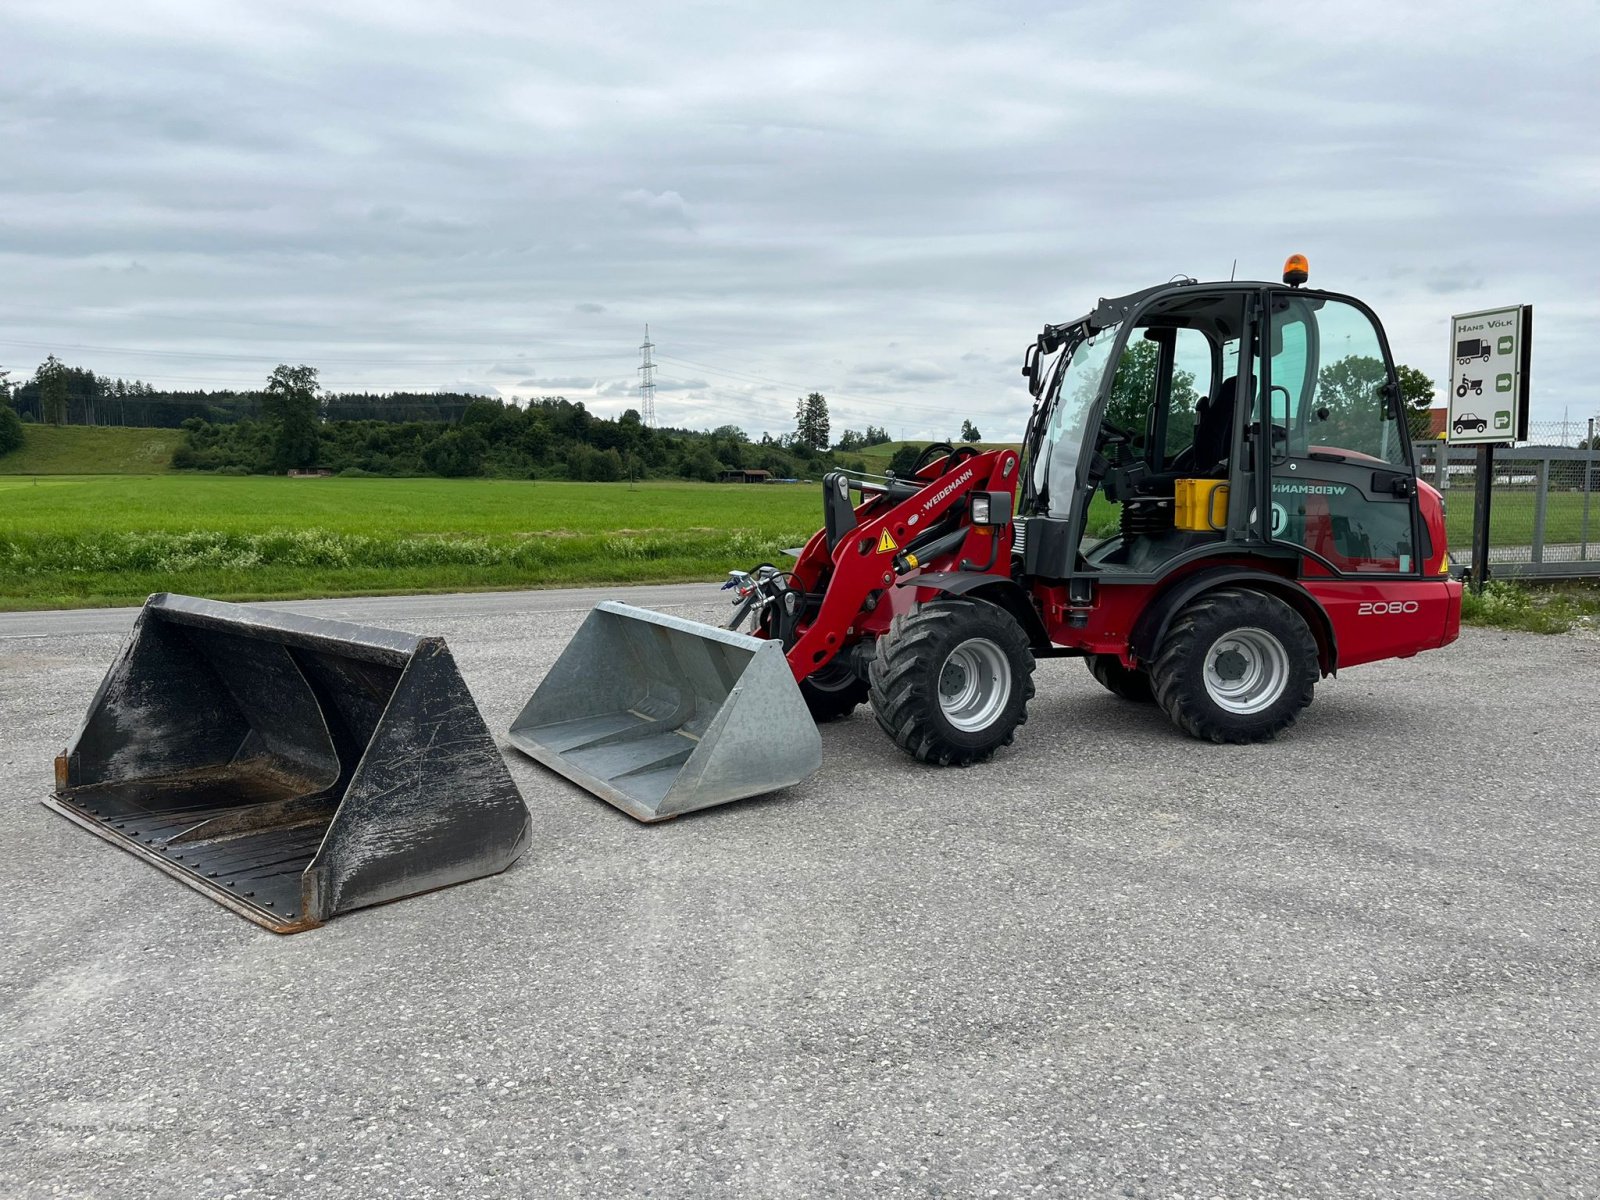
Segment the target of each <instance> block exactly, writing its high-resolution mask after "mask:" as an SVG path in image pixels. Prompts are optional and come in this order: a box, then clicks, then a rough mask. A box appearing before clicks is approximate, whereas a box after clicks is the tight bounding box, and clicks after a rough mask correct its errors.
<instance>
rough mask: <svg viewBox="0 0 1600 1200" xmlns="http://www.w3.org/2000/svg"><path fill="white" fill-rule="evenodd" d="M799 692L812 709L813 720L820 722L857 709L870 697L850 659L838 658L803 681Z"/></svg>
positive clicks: (834, 718) (836, 718)
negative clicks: (848, 660)
mask: <svg viewBox="0 0 1600 1200" xmlns="http://www.w3.org/2000/svg"><path fill="white" fill-rule="evenodd" d="M800 695H801V696H803V697H804V698H805V702H806V707H807V708H808V709H810V710H811V719H812V720H813V721H815V722H816V723H817V724H819V725H821V724H822V723H823V722H825V721H837V720H838V719H839V718H840V717H848V716H849V715H850V714H851V713H853V712H855V710H856V705H858V704H861V703H862V702H863V701H865V700H866V698H867V681H866V680H865V679H862V678H861V677H860V676H859V675H857V674H856V672H855V668H854V667H852V666H851V665H850V664H849V663H847V662H840V661H838V660H835V661H833V662H831V663H829V664H828V665H827V666H825V667H823V668H822V670H820V671H816V672H814V673H813V674H811V675H809V676H807V677H806V678H805V679H803V680H801V681H800Z"/></svg>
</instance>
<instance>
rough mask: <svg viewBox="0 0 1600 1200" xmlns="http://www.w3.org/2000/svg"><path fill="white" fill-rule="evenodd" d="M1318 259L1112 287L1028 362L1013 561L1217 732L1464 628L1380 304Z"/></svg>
mask: <svg viewBox="0 0 1600 1200" xmlns="http://www.w3.org/2000/svg"><path fill="white" fill-rule="evenodd" d="M1305 278H1306V269H1305V262H1304V259H1301V258H1299V257H1298V256H1296V257H1295V258H1291V259H1290V262H1289V264H1288V266H1287V267H1286V269H1285V285H1284V286H1278V285H1271V284H1265V283H1226V284H1220V283H1217V284H1197V283H1195V282H1193V281H1192V280H1183V281H1179V282H1174V283H1170V284H1165V285H1162V286H1159V287H1154V288H1149V289H1146V290H1145V291H1141V292H1135V293H1133V294H1131V295H1128V296H1121V297H1118V298H1116V299H1111V300H1102V301H1101V302H1100V303H1099V304H1098V305H1097V306H1096V307H1095V309H1094V310H1093V311H1092V312H1090V313H1088V314H1087V315H1085V316H1083V317H1081V318H1079V319H1078V320H1076V321H1072V322H1069V323H1067V324H1064V325H1053V326H1046V328H1045V330H1044V332H1043V333H1042V334H1041V335H1040V336H1039V338H1038V340H1037V342H1036V343H1035V345H1034V346H1033V347H1031V348H1030V350H1029V352H1028V355H1027V356H1026V359H1025V363H1024V367H1023V374H1024V375H1025V376H1026V377H1027V378H1028V380H1029V385H1030V389H1031V391H1032V392H1033V394H1034V397H1035V400H1036V403H1035V407H1034V410H1033V414H1032V418H1031V420H1030V423H1029V427H1028V432H1027V436H1026V442H1025V465H1024V469H1023V479H1022V494H1021V497H1020V500H1019V505H1018V508H1019V517H1018V519H1017V522H1016V527H1015V533H1014V547H1015V550H1016V554H1015V556H1014V560H1013V569H1014V577H1015V578H1016V579H1018V581H1019V582H1023V583H1024V584H1025V585H1026V586H1027V587H1028V589H1029V591H1030V593H1031V595H1032V597H1033V599H1034V601H1035V603H1036V605H1037V606H1038V608H1039V611H1040V615H1041V617H1042V619H1043V622H1044V625H1045V628H1046V631H1047V634H1048V636H1049V638H1050V640H1051V642H1052V643H1053V644H1054V645H1055V646H1058V647H1062V648H1064V649H1065V650H1066V651H1067V652H1069V653H1074V652H1075V653H1082V654H1084V655H1085V656H1087V658H1088V665H1089V667H1090V670H1091V671H1092V672H1093V673H1094V675H1095V677H1096V678H1097V679H1099V680H1100V682H1101V683H1103V684H1104V685H1105V686H1106V687H1107V688H1109V689H1110V690H1112V691H1113V692H1116V693H1117V694H1119V695H1121V696H1123V697H1125V698H1127V699H1132V700H1152V699H1153V700H1156V701H1158V702H1159V703H1160V704H1161V705H1162V706H1163V707H1164V708H1165V709H1166V711H1167V712H1168V714H1169V715H1170V716H1171V717H1172V719H1173V720H1174V721H1175V722H1176V723H1177V724H1178V725H1179V726H1180V727H1182V728H1184V729H1185V730H1187V731H1188V732H1190V733H1192V734H1194V735H1196V736H1200V737H1205V738H1209V739H1212V740H1217V741H1255V740H1260V739H1264V738H1270V737H1272V736H1274V735H1275V734H1276V733H1278V732H1279V731H1280V730H1282V729H1283V728H1285V727H1286V726H1288V725H1289V724H1291V723H1292V722H1293V721H1294V720H1295V718H1296V717H1297V716H1298V714H1299V712H1300V711H1301V710H1302V709H1303V708H1304V707H1305V706H1306V705H1307V704H1309V703H1310V701H1311V696H1312V690H1313V687H1314V686H1315V683H1316V681H1317V679H1318V678H1319V677H1320V676H1322V675H1327V674H1331V673H1333V672H1334V671H1335V670H1337V669H1338V668H1339V667H1349V666H1355V665H1358V664H1361V663H1367V662H1372V661H1376V660H1379V659H1383V658H1390V657H1408V656H1410V655H1412V654H1415V653H1417V652H1418V651H1420V650H1426V649H1433V648H1435V647H1439V646H1442V645H1445V644H1447V643H1449V642H1450V641H1452V640H1454V638H1455V637H1456V635H1457V633H1458V630H1459V620H1460V595H1461V589H1460V585H1459V584H1457V583H1454V582H1452V581H1451V580H1450V579H1449V560H1448V555H1447V553H1446V548H1445V537H1444V509H1443V504H1442V501H1441V498H1440V496H1439V494H1438V493H1437V492H1435V491H1434V490H1433V489H1432V488H1431V487H1429V486H1428V485H1427V484H1425V483H1422V482H1421V481H1419V480H1418V479H1417V477H1416V472H1415V468H1414V465H1413V460H1412V455H1411V444H1410V439H1409V437H1408V435H1407V429H1406V421H1405V416H1404V412H1403V408H1402V403H1401V393H1400V388H1399V383H1398V379H1397V376H1396V374H1395V370H1394V363H1393V360H1392V358H1391V356H1390V353H1389V347H1388V343H1387V340H1386V338H1385V336H1384V333H1383V329H1382V326H1381V324H1380V323H1379V322H1378V320H1377V318H1376V317H1375V316H1374V315H1373V313H1372V312H1371V310H1370V309H1368V308H1367V307H1366V306H1365V305H1364V304H1362V303H1361V301H1359V300H1357V299H1355V298H1353V297H1350V296H1343V295H1338V294H1335V293H1331V292H1322V291H1314V290H1311V289H1308V288H1304V287H1301V286H1299V285H1300V284H1302V283H1304V281H1305ZM1101 501H1108V502H1110V503H1109V504H1106V503H1102V502H1101ZM1113 506H1115V508H1113ZM1110 511H1116V512H1117V528H1116V530H1115V531H1114V532H1112V533H1110V536H1102V537H1096V536H1094V535H1095V534H1096V533H1104V530H1102V529H1099V528H1096V527H1095V526H1096V525H1097V523H1100V522H1103V520H1104V518H1103V516H1102V515H1101V514H1104V513H1106V512H1110Z"/></svg>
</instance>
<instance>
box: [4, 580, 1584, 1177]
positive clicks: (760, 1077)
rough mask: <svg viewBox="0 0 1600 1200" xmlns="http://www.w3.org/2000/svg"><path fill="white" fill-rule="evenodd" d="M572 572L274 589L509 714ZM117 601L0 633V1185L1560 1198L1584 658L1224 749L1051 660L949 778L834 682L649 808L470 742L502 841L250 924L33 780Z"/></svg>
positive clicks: (530, 681)
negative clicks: (980, 763) (442, 646)
mask: <svg viewBox="0 0 1600 1200" xmlns="http://www.w3.org/2000/svg"><path fill="white" fill-rule="evenodd" d="M593 598H594V595H593V594H587V593H566V594H562V593H539V594H528V593H523V594H514V595H504V596H490V597H442V598H441V597H429V598H417V599H414V600H413V599H390V600H372V601H361V600H348V601H334V602H318V603H314V604H301V605H292V606H289V607H294V608H298V609H302V610H304V611H309V612H317V613H323V614H340V615H345V616H349V617H353V618H356V619H370V620H373V621H374V622H375V623H382V624H387V625H391V626H394V627H398V628H405V629H413V630H417V631H427V632H432V633H441V634H443V635H444V636H446V637H447V638H448V639H449V642H450V644H451V647H452V649H453V650H454V652H455V654H456V657H457V659H458V661H459V662H460V664H461V667H462V670H463V673H464V674H465V676H466V679H467V682H468V683H469V684H470V685H471V687H472V690H473V693H474V694H475V696H476V698H477V700H478V702H479V704H480V705H481V707H482V709H483V711H484V714H485V716H486V718H487V719H488V721H489V724H490V727H491V728H493V729H495V730H497V731H503V730H504V729H505V728H506V726H507V725H508V724H509V722H510V719H511V717H512V716H513V715H514V714H515V712H516V710H517V708H518V706H519V705H520V703H521V701H522V700H523V699H525V698H526V695H527V694H528V692H529V691H531V689H532V687H533V685H534V683H535V682H536V681H537V680H538V679H539V678H540V677H541V675H542V674H543V672H544V670H545V669H546V668H547V667H548V665H549V664H550V662H551V661H552V660H553V659H554V657H555V656H556V655H557V654H558V653H559V651H560V648H561V647H562V645H563V644H564V643H565V641H566V639H567V638H568V637H569V636H570V634H571V633H572V631H573V630H574V629H575V628H576V627H577V624H578V622H579V620H580V619H581V616H582V612H583V610H584V609H585V608H586V607H587V605H588V603H590V602H591V601H592V600H593ZM627 598H629V599H632V600H634V601H635V602H637V603H643V604H647V605H652V606H657V607H666V606H670V607H672V608H673V609H674V611H678V612H682V613H684V614H685V615H689V616H696V617H711V616H714V615H716V614H717V613H718V612H719V611H720V608H719V606H718V602H717V601H716V600H715V598H714V596H713V593H711V592H710V591H709V590H708V589H705V588H650V589H640V590H638V591H637V592H636V593H635V594H633V595H630V596H628V597H627ZM131 616H132V614H131V613H130V612H126V611H122V612H111V613H105V612H101V613H79V614H27V615H23V614H18V615H15V616H11V617H3V618H0V731H3V732H0V739H3V740H0V765H3V766H4V768H5V770H4V773H3V776H0V834H3V837H4V842H5V845H6V847H7V850H8V855H7V857H8V867H7V870H6V873H5V878H6V885H7V886H6V890H7V894H8V895H9V897H10V899H9V903H10V904H11V913H12V915H11V917H10V918H9V920H8V925H9V929H8V932H7V935H6V938H5V941H4V945H5V955H4V970H3V972H0V1063H3V1070H0V1194H4V1195H11V1196H19V1197H20V1196H25V1197H33V1196H48V1195H67V1196H85V1197H87V1196H94V1197H102V1196H129V1197H139V1198H141V1200H143V1198H149V1197H163V1196H182V1197H208V1196H219V1197H226V1196H235V1197H244V1196H273V1197H298V1196H339V1197H359V1198H362V1200H366V1198H373V1197H408V1198H414V1197H434V1196H438V1197H445V1196H449V1197H460V1196H505V1195H518V1194H522V1195H540V1196H568V1195H571V1196H593V1195H600V1194H618V1193H624V1192H627V1193H637V1194H649V1195H661V1196H678V1195H717V1196H791V1195H794V1196H801V1195H805V1196H811V1195H823V1194H852V1195H854V1194H868V1195H889V1196H899V1195H904V1196H940V1195H944V1196H974V1195H998V1196H1025V1195H1052V1196H1056V1195H1059V1196H1074V1197H1076V1196H1113V1197H1115V1196H1128V1197H1143V1196H1163V1197H1166V1196H1185V1197H1195V1196H1202V1197H1204V1196H1229V1197H1233V1196H1250V1195H1275V1196H1282V1195H1338V1196H1361V1195H1382V1196H1395V1195H1428V1196H1435V1195H1442V1196H1485V1195H1497V1196H1506V1195H1530V1194H1548V1195H1563V1196H1585V1195H1596V1194H1600V1137H1597V1134H1600V1130H1597V1128H1596V1124H1597V1118H1596V1112H1597V1111H1600V1070H1597V1068H1600V1053H1597V1050H1596V1047H1597V1045H1600V1009H1597V1004H1596V999H1595V984H1596V979H1595V965H1596V943H1597V934H1596V920H1595V918H1596V910H1597V896H1600V890H1597V888H1596V883H1597V878H1596V875H1597V872H1596V867H1597V864H1600V854H1597V850H1600V829H1597V825H1596V793H1597V790H1600V785H1597V780H1600V737H1597V735H1596V732H1595V731H1596V728H1597V726H1600V722H1597V721H1596V719H1595V704H1596V701H1597V698H1600V643H1597V642H1595V641H1592V640H1583V639H1579V638H1574V637H1537V636H1533V635H1524V634H1506V633H1501V632H1498V631H1480V630H1468V631H1467V632H1466V633H1465V635H1464V636H1463V638H1462V640H1461V641H1460V642H1459V643H1458V644H1457V645H1456V646H1454V647H1451V648H1450V649H1447V650H1444V651H1440V652H1437V653H1433V654H1425V655H1422V656H1420V657H1418V658H1415V659H1413V660H1411V661H1408V662H1394V663H1384V664H1380V665H1376V666H1372V667H1363V668H1359V669H1357V670H1354V671H1351V672H1349V673H1348V674H1347V675H1345V676H1344V677H1342V678H1340V679H1338V680H1334V681H1327V682H1325V683H1324V684H1323V685H1322V686H1321V687H1320V688H1319V689H1318V698H1317V702H1316V704H1315V705H1314V706H1313V707H1312V708H1311V710H1310V711H1309V712H1308V713H1307V714H1306V716H1305V717H1304V718H1303V719H1302V721H1301V723H1300V724H1299V725H1298V726H1297V727H1296V728H1295V729H1294V730H1293V731H1291V732H1290V733H1289V734H1288V735H1286V736H1285V737H1283V738H1282V739H1280V740H1279V741H1278V742H1276V743H1273V744H1270V745H1265V746H1256V747H1245V748H1224V747H1216V746H1210V745H1201V744H1198V743H1196V742H1193V741H1189V740H1186V739H1184V738H1183V737H1181V736H1179V735H1178V734H1177V733H1176V732H1175V731H1174V730H1173V729H1172V728H1171V727H1170V725H1169V724H1168V723H1167V722H1166V721H1165V720H1164V719H1163V718H1161V717H1160V716H1159V715H1158V714H1156V713H1155V712H1154V711H1152V710H1149V709H1145V708H1142V707H1138V706H1134V705H1130V704H1127V703H1125V702H1123V701H1120V700H1117V699H1115V698H1113V697H1111V696H1109V695H1107V694H1105V693H1103V692H1101V691H1100V690H1099V688H1098V687H1097V685H1096V684H1095V683H1094V682H1093V681H1092V680H1091V679H1090V678H1089V676H1088V674H1087V673H1086V672H1085V671H1084V670H1083V669H1082V667H1081V666H1079V665H1078V664H1075V663H1071V662H1049V663H1044V664H1041V666H1040V669H1039V674H1038V681H1039V694H1038V698H1037V700H1036V701H1035V703H1034V705H1033V708H1032V719H1031V721H1030V722H1029V724H1028V725H1027V727H1026V728H1025V729H1024V730H1023V733H1022V735H1021V736H1020V737H1019V739H1018V742H1017V744H1016V745H1015V746H1014V747H1012V748H1011V749H1010V750H1009V751H1006V752H1004V753H1002V755H1001V756H1000V757H999V758H998V759H997V760H996V761H995V762H994V763H992V764H990V765H988V766H984V767H977V768H973V769H970V770H966V771H955V770H951V771H939V770H936V769H931V768H926V767H922V766H920V765H919V764H917V763H915V762H913V761H911V760H910V759H908V758H906V757H905V756H904V755H902V754H901V753H900V752H899V751H898V750H896V749H894V748H893V747H892V746H891V745H890V744H889V743H888V742H887V741H886V740H885V739H884V738H883V737H882V736H881V735H880V734H879V732H878V731H877V728H876V726H875V725H874V723H873V722H872V720H871V718H870V716H868V715H866V714H864V713H858V714H857V715H856V716H855V717H854V718H853V719H851V720H847V721H844V722H841V723H839V724H836V725H833V726H829V727H826V728H825V729H824V731H823V744H824V753H825V765H824V767H823V769H822V771H821V773H820V774H819V775H817V776H816V777H815V778H813V779H812V780H810V781H809V782H808V783H806V784H804V785H803V786H800V787H797V788H794V789H791V790H789V791H787V792H784V793H780V794H777V795H774V796H771V797H768V798H765V799H762V800H756V801H749V802H745V803H742V804H737V805H731V806H728V807H725V808H720V809H714V810H710V811H707V812H705V813H701V814H695V815H692V816H689V817H686V818H683V819H681V820H678V821H674V822H669V823H667V824H664V825H657V826H644V825H638V824H635V823H634V822H632V821H631V820H629V819H628V818H627V817H625V816H623V815H622V814H620V813H618V812H616V811H614V810H612V809H611V808H609V807H607V806H606V805H604V804H602V803H600V802H598V801H596V800H593V799H592V798H590V797H588V796H587V795H585V794H584V793H582V792H579V791H578V790H576V789H575V788H573V787H572V786H571V785H569V784H568V783H566V782H565V781H564V780H562V779H560V778H558V777H556V776H553V775H551V774H550V773H548V772H546V771H544V770H543V769H542V768H540V767H538V766H537V765H535V764H533V763H531V762H529V761H527V760H524V759H522V758H520V757H519V756H517V755H515V754H514V753H510V752H508V757H509V759H510V762H511V769H512V772H513V774H514V776H515V778H516V780H517V782H518V784H519V785H520V786H521V787H522V789H523V792H524V794H525V796H526V798H527V800H528V803H529V806H530V807H531V809H532V812H533V822H534V842H533V846H532V849H531V850H530V851H529V853H528V854H527V856H526V857H524V858H523V860H522V861H521V862H520V863H519V864H518V865H517V866H516V867H514V868H513V869H512V870H510V871H508V872H506V873H505V874H503V875H500V876H498V877H496V878H493V879H490V880H485V881H481V882H478V883H473V884H468V885H465V886H463V887H459V888H454V889H450V890H447V891H444V892H439V893H435V894H433V895H430V896H425V897H421V898H418V899H414V900H408V901H406V902H404V903H400V904H394V905H390V906H387V907H384V908H379V909H373V910H369V911H366V912H361V913H356V914H353V915H350V916H347V917H342V918H340V919H338V920H337V921H335V922H334V923H332V924H330V925H328V926H326V927H324V928H322V929H318V930H314V931H311V932H308V933H304V934H300V935H296V936H293V937H286V938H285V937H275V936H273V935H272V934H269V933H266V932H264V931H262V930H260V929H258V928H256V927H255V926H253V925H251V924H249V923H247V922H246V921H244V920H241V919H240V918H238V917H236V916H234V915H232V914H231V913H229V912H228V911H226V910H225V909H223V908H222V907H220V906H219V905H216V904H213V903H211V902H210V901H208V900H207V899H205V898H204V897H203V896H201V895H199V894H198V893H195V892H192V891H190V890H188V889H187V888H184V887H183V886H181V885H180V884H177V883H175V882H174V881H172V880H170V879H168V878H167V877H165V876H164V875H162V874H160V873H159V872H157V871H155V870H153V869H151V868H150V867H148V866H146V865H144V864H142V863H140V862H138V861H137V860H136V859H134V858H133V857H132V856H130V855H127V854H124V853H121V852H119V851H118V850H116V849H114V848H113V847H111V846H109V845H107V844H106V843H104V842H102V841H100V840H99V839H97V838H95V837H92V836H90V835H89V834H87V833H85V832H83V831H82V830H80V829H77V828H75V827H74V826H72V825H71V824H69V823H68V822H66V821H64V820H62V819H61V818H60V817H58V816H56V815H54V814H52V813H50V812H48V811H47V810H46V809H44V808H43V807H42V806H40V805H39V804H38V803H37V801H38V800H39V798H40V797H41V796H42V795H44V794H45V793H46V791H47V789H48V788H49V786H50V778H51V760H52V758H53V756H54V755H55V754H56V753H57V752H58V751H59V750H60V749H61V747H62V745H63V744H64V743H65V742H66V741H67V740H68V739H69V738H70V737H71V736H72V734H73V732H74V730H75V729H76V726H77V724H78V722H79V721H80V720H81V718H82V715H83V712H84V709H85V707H86V705H87V703H88V701H89V698H90V696H91V695H92V693H93V690H94V688H95V685H96V684H97V683H98V681H99V679H100V677H101V675H102V673H103V672H104V670H105V668H106V666H107V665H108V664H109V663H110V661H111V659H112V657H113V655H114V654H115V652H116V649H117V647H118V645H119V643H120V640H121V633H122V631H123V630H125V629H126V627H127V625H128V623H129V622H130V621H131Z"/></svg>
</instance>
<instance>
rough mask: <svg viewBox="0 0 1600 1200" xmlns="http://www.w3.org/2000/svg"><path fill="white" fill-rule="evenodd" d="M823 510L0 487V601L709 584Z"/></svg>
mask: <svg viewBox="0 0 1600 1200" xmlns="http://www.w3.org/2000/svg"><path fill="white" fill-rule="evenodd" d="M821 509H822V506H821V496H820V489H819V488H818V487H816V486H814V485H813V486H804V485H789V486H785V485H769V486H764V487H753V486H741V485H734V484H720V485H719V484H688V483H648V484H639V485H637V486H636V487H634V488H630V487H629V486H628V485H627V484H625V483H618V484H598V483H542V482H541V483H530V482H523V481H510V480H446V479H305V480H299V479H293V480H292V479H283V478H277V477H264V476H256V477H245V478H228V477H218V476H210V475H176V474H174V475H158V476H144V477H122V478H116V477H105V476H95V477H67V476H57V477H53V478H40V479H18V478H10V479H0V513H3V514H4V516H3V518H0V607H3V608H11V609H21V608H61V607H75V606H95V605H110V604H137V603H140V602H141V601H142V600H143V599H144V597H145V596H146V595H148V594H149V593H151V592H159V591H174V592H189V593H194V594H198V595H205V596H212V597H217V598H224V599H265V598H285V599H288V598H296V597H307V596H340V595H378V594H390V593H404V592H426V591H456V590H471V589H484V588H516V587H558V586H571V585H579V584H590V583H643V582H661V581H668V580H688V579H716V578H718V577H719V576H720V575H722V574H723V573H724V572H726V571H727V570H729V569H730V568H733V567H747V566H750V565H753V564H754V563H757V562H761V561H764V560H769V559H770V560H773V561H779V560H780V559H781V552H782V550H783V548H784V547H786V546H794V545H798V544H799V543H801V542H802V541H804V540H805V539H806V538H807V537H809V536H810V535H811V534H812V533H813V532H814V531H815V530H816V528H817V527H818V526H819V525H820V524H821Z"/></svg>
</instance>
